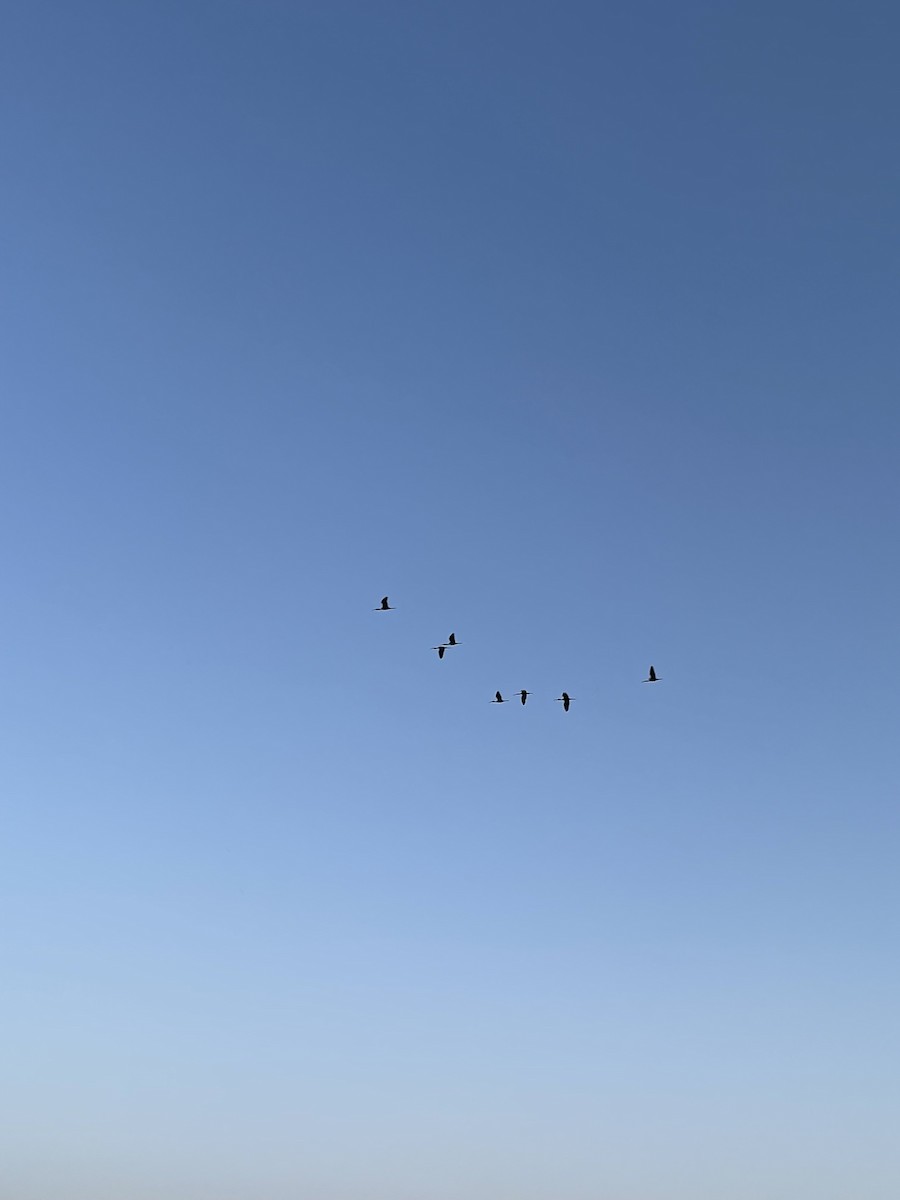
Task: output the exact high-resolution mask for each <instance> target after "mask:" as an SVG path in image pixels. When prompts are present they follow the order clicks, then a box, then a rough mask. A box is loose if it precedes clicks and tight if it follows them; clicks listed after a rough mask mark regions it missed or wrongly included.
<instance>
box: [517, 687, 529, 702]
mask: <svg viewBox="0 0 900 1200" xmlns="http://www.w3.org/2000/svg"><path fill="white" fill-rule="evenodd" d="M516 695H517V696H521V697H522V703H523V704H524V703H525V701H526V700H527V699H528V697H529V696H530V695H531V692H526V691H525V689H524V688H522V690H521V692H516Z"/></svg>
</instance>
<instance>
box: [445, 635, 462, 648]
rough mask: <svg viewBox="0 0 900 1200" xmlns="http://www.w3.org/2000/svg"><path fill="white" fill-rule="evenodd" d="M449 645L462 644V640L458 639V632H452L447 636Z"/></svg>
mask: <svg viewBox="0 0 900 1200" xmlns="http://www.w3.org/2000/svg"><path fill="white" fill-rule="evenodd" d="M447 645H448V646H461V645H462V642H458V641H457V640H456V634H455V633H451V634H450V636H449V637H448V638H447Z"/></svg>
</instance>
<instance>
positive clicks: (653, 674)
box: [643, 667, 659, 683]
mask: <svg viewBox="0 0 900 1200" xmlns="http://www.w3.org/2000/svg"><path fill="white" fill-rule="evenodd" d="M643 682H644V683H659V676H658V675H657V674H656V672H655V671H654V670H653V667H651V668H650V674H649V675H648V676H647V678H646V679H645V680H644V681H643Z"/></svg>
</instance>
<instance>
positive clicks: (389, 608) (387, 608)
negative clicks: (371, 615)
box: [372, 596, 394, 612]
mask: <svg viewBox="0 0 900 1200" xmlns="http://www.w3.org/2000/svg"><path fill="white" fill-rule="evenodd" d="M372 611H373V612H393V611H394V606H393V604H388V598H387V596H385V597H383V599H382V601H381V603H380V604H379V605H378V607H377V608H375V609H373V610H372Z"/></svg>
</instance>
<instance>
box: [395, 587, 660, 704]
mask: <svg viewBox="0 0 900 1200" xmlns="http://www.w3.org/2000/svg"><path fill="white" fill-rule="evenodd" d="M373 611H374V612H394V606H393V604H388V598H387V596H382V598H381V603H380V604H379V605H377V606H376V607H375V609H374V610H373ZM460 645H462V643H461V642H458V641H457V640H456V634H455V633H451V634H450V636H449V637H448V638H447V640H446V642H441V643H440V644H439V645H437V646H432V647H431V648H432V650H437V656H438V658H443V657H444V652H445V651H446V650H449V649H450V647H451V646H460ZM643 682H644V683H659V676H658V675H657V674H656V671H655V670H654V669H653V667H652V666H651V667H650V672H649V674H648V675H647V678H646V679H645V680H643ZM513 695H516V696H518V697H519V699H520V700H521V701H522V703H523V704H524V703H525V701H526V700H527V699H528V697H529V696H530V695H532V693H531V692H526V691H525V689H524V688H522V690H521V691H519V692H514V693H513ZM556 699H557V701H559V702H560V703H561V704H562V706H563V712H568V711H569V705H570V704H571V703H572V701H573V700H574V699H575V697H574V696H570V695H569V693H568V692H563V694H562V695H561V696H557V697H556ZM509 703H511V701H509V700H507V698H506V697H505V696H503V695H501V693H500V692H495V693H494V698H493V700H492V701H491V704H509Z"/></svg>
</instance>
